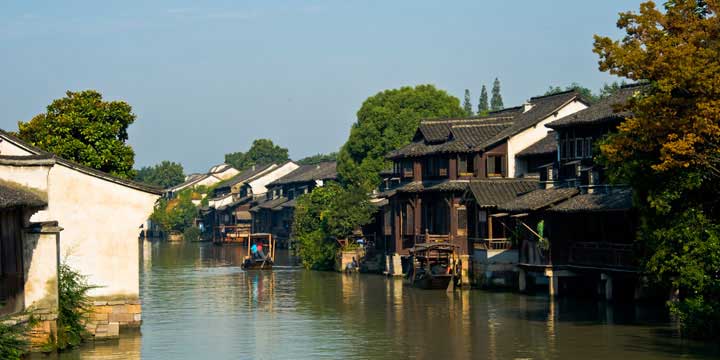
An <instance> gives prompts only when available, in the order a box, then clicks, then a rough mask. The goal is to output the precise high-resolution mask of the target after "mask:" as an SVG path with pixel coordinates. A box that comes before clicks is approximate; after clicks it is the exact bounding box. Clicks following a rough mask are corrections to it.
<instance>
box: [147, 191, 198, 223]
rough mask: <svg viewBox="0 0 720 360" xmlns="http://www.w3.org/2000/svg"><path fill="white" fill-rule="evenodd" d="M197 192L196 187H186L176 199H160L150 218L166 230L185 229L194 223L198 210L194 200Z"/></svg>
mask: <svg viewBox="0 0 720 360" xmlns="http://www.w3.org/2000/svg"><path fill="white" fill-rule="evenodd" d="M196 194H197V192H196V190H195V189H185V190H183V191H181V192H180V193H179V194H178V196H177V197H176V198H174V199H170V200H168V199H164V198H163V199H160V200H159V201H158V202H157V204H155V210H154V211H153V213H152V214H151V215H150V220H152V221H153V222H154V223H156V224H158V225H160V228H161V229H162V230H163V231H165V232H170V231H180V232H183V231H185V230H186V229H187V228H188V227H190V226H192V225H193V221H194V220H195V217H197V214H198V210H197V207H196V206H195V204H193V202H192V200H193V198H194V197H195V195H196Z"/></svg>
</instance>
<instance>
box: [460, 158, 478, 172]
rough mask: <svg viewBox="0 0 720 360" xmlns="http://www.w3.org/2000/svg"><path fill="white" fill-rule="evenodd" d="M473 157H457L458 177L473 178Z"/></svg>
mask: <svg viewBox="0 0 720 360" xmlns="http://www.w3.org/2000/svg"><path fill="white" fill-rule="evenodd" d="M473 172H474V168H473V156H472V155H459V156H458V176H473Z"/></svg>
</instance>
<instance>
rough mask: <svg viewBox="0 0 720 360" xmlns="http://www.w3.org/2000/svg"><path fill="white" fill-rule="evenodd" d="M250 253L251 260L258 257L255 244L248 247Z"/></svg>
mask: <svg viewBox="0 0 720 360" xmlns="http://www.w3.org/2000/svg"><path fill="white" fill-rule="evenodd" d="M250 253H251V254H252V257H253V259H257V257H258V248H257V245H256V244H255V243H253V244H252V246H250Z"/></svg>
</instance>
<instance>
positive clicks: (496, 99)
mask: <svg viewBox="0 0 720 360" xmlns="http://www.w3.org/2000/svg"><path fill="white" fill-rule="evenodd" d="M504 107H505V105H503V99H502V95H500V80H498V78H495V81H494V82H493V87H492V97H491V98H490V110H492V111H497V110H502V109H503V108H504Z"/></svg>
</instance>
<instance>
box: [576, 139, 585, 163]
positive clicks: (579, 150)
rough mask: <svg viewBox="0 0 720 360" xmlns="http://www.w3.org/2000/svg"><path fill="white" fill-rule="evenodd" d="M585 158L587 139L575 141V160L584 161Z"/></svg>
mask: <svg viewBox="0 0 720 360" xmlns="http://www.w3.org/2000/svg"><path fill="white" fill-rule="evenodd" d="M583 157H585V139H582V138H581V139H575V158H576V159H582V158H583Z"/></svg>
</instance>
